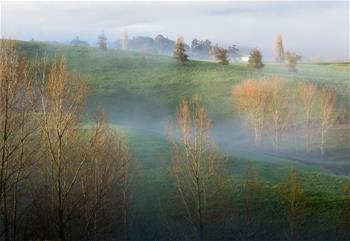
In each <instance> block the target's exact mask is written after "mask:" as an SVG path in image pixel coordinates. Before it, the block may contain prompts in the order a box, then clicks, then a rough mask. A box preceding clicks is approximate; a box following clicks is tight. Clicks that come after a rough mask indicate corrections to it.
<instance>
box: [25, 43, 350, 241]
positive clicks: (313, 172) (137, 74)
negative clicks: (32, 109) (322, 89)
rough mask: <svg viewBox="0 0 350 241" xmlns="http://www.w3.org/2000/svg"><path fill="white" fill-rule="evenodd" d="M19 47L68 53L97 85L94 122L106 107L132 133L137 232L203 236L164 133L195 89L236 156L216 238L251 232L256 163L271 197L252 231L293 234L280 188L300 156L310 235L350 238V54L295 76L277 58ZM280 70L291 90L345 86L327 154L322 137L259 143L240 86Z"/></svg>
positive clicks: (90, 105) (73, 67)
mask: <svg viewBox="0 0 350 241" xmlns="http://www.w3.org/2000/svg"><path fill="white" fill-rule="evenodd" d="M18 47H19V52H20V53H21V54H22V55H25V56H30V57H33V58H35V57H39V58H40V57H41V56H45V55H49V56H50V57H54V56H56V57H60V56H64V57H65V58H66V60H67V62H68V68H69V71H70V72H71V73H73V72H76V73H79V75H80V76H81V77H82V78H83V79H85V80H86V81H87V83H88V86H89V94H88V98H87V102H86V109H87V113H88V114H87V115H86V116H84V117H83V122H84V124H86V125H89V123H90V121H91V116H92V115H93V113H94V112H95V111H97V110H98V109H101V110H103V111H104V112H105V114H106V116H107V119H108V120H109V122H110V123H111V124H113V125H115V126H116V128H119V129H121V131H122V132H123V133H124V134H125V136H126V138H127V140H128V142H129V145H130V151H131V152H132V154H133V157H134V159H135V163H134V167H135V169H136V170H137V172H136V173H137V175H136V179H135V182H134V186H135V188H134V195H133V207H132V214H131V215H132V222H131V230H130V233H131V240H184V239H191V238H193V237H191V236H190V235H189V234H188V233H191V230H190V225H187V223H186V222H185V221H184V219H183V215H182V210H181V206H180V204H179V202H178V201H177V197H176V190H175V187H174V185H173V182H172V179H171V177H169V175H168V174H169V163H170V159H171V157H170V150H169V145H168V144H167V141H166V138H165V137H164V128H165V127H166V125H167V122H168V121H169V120H171V119H174V115H175V111H176V106H177V104H178V102H179V100H181V99H182V98H184V97H188V98H191V97H192V96H193V95H199V96H200V97H201V98H202V100H203V103H204V105H205V106H206V108H207V109H208V113H209V116H210V118H211V119H212V120H213V133H212V136H213V138H214V139H215V140H216V142H217V145H218V148H219V150H220V151H221V153H222V154H223V155H224V154H226V155H227V156H228V162H227V168H226V171H227V173H228V184H227V185H226V186H225V187H224V190H222V192H221V193H220V198H219V199H218V200H214V201H213V203H214V204H215V203H216V204H217V206H218V207H220V208H219V209H220V210H217V212H218V213H210V214H209V216H211V217H212V220H213V221H212V222H211V223H208V224H207V225H208V228H207V234H206V236H207V238H208V240H216V239H224V240H242V237H243V236H244V234H243V233H244V229H245V227H244V215H243V214H242V210H243V207H242V183H243V182H244V180H245V175H244V174H245V172H246V169H247V167H252V166H254V167H256V169H257V170H258V173H259V180H260V181H261V185H262V196H261V197H260V198H261V199H260V200H261V202H260V203H259V207H255V209H254V210H255V212H256V214H257V217H258V218H257V219H258V221H256V222H254V224H252V225H255V226H252V229H255V230H256V234H254V235H255V236H253V237H252V238H251V239H252V240H266V241H267V240H269V241H273V240H286V239H287V238H286V237H287V231H286V230H287V229H288V224H287V219H286V215H285V211H284V208H283V205H282V197H281V194H280V193H281V188H282V183H283V182H284V180H285V179H286V177H287V176H288V173H289V171H290V168H291V166H292V163H294V164H295V165H296V168H297V170H298V176H299V177H300V180H301V184H302V191H303V193H304V194H305V205H306V208H305V210H306V211H305V212H306V213H305V214H304V221H303V225H302V229H301V236H302V240H310V241H311V240H329V241H333V240H345V236H344V228H343V226H342V225H343V221H344V220H343V216H342V215H343V214H342V211H341V210H342V207H343V206H342V205H343V200H344V199H345V197H346V193H345V192H344V191H343V188H344V187H345V186H348V185H350V177H349V174H350V165H349V161H350V153H349V144H350V137H349V120H350V117H349V108H350V105H349V103H350V102H349V83H350V82H349V70H350V64H349V63H348V62H346V63H301V64H299V65H298V72H297V73H293V74H291V73H289V72H288V71H287V70H286V68H285V66H284V65H283V64H274V63H266V67H265V68H264V69H263V70H261V71H259V72H258V71H255V70H251V69H248V67H246V64H244V63H231V64H229V65H227V66H224V65H220V64H217V63H215V62H209V61H208V62H204V61H192V60H191V61H189V62H188V63H187V64H186V65H181V64H179V63H178V62H176V60H174V59H173V58H171V57H166V56H159V55H151V54H145V55H141V54H140V53H135V52H128V51H122V50H115V49H109V50H107V51H102V50H98V49H96V48H92V47H73V46H63V45H48V44H43V43H39V42H18ZM272 75H280V76H282V77H284V78H285V79H287V80H288V81H289V82H288V83H289V84H290V86H291V88H292V87H293V86H294V87H295V82H296V81H298V80H303V81H309V82H313V83H316V84H317V85H319V86H323V85H328V86H330V87H332V88H334V89H335V90H336V92H337V105H338V107H339V110H338V112H339V113H338V114H339V116H341V117H342V120H343V123H339V124H337V126H336V127H335V128H333V129H332V130H331V131H330V135H329V139H328V143H327V148H328V149H327V155H326V156H325V157H321V156H320V155H319V154H318V152H319V151H318V143H317V142H316V141H315V143H313V149H312V151H311V153H308V154H307V155H305V153H304V152H303V146H302V144H303V143H301V142H291V141H289V140H287V139H286V140H285V145H284V149H283V151H282V152H281V153H278V154H276V153H273V152H272V151H271V150H270V149H268V148H265V147H263V148H262V149H259V150H257V149H255V148H254V147H252V145H251V144H252V143H251V140H250V135H249V132H248V131H247V130H246V128H245V127H244V125H242V124H241V123H240V122H239V120H238V118H237V116H236V115H235V113H234V111H233V104H232V96H231V88H232V86H233V85H234V84H236V83H239V82H240V81H242V80H245V79H249V78H253V79H256V78H257V79H259V78H262V77H263V76H272ZM290 98H291V99H292V98H293V96H291V97H290ZM301 134H302V133H300V135H301ZM315 135H317V133H316V131H315ZM348 195H350V194H348ZM214 204H213V205H214ZM223 211H224V212H223ZM222 213H225V214H226V215H224V216H225V217H224V219H220V220H221V221H220V222H215V220H216V218H217V217H218V215H221V214H222ZM222 220H224V221H222ZM256 236H258V237H259V239H256ZM224 237H225V238H224Z"/></svg>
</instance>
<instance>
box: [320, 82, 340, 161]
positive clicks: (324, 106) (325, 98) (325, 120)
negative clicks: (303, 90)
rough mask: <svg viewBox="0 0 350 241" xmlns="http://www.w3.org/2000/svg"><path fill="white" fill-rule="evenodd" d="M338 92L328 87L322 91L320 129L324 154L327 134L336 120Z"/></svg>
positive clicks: (321, 147) (322, 152)
mask: <svg viewBox="0 0 350 241" xmlns="http://www.w3.org/2000/svg"><path fill="white" fill-rule="evenodd" d="M335 104H336V94H335V92H334V91H333V90H332V89H330V88H328V87H323V88H322V89H321V92H320V131H321V144H320V149H321V154H322V155H324V147H325V143H326V134H327V132H328V130H329V129H330V128H331V127H332V126H333V124H334V121H335V120H336V111H335Z"/></svg>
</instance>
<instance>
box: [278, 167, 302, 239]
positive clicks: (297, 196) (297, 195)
mask: <svg viewBox="0 0 350 241" xmlns="http://www.w3.org/2000/svg"><path fill="white" fill-rule="evenodd" d="M281 192H282V197H283V202H284V206H285V209H286V215H287V221H288V226H289V231H288V237H289V240H291V241H295V240H298V239H299V238H300V235H301V229H302V225H303V223H304V218H305V215H306V206H305V197H304V195H303V192H302V189H301V183H300V180H299V177H298V175H297V170H296V168H295V166H294V164H293V165H292V168H291V170H290V173H289V175H288V178H287V179H286V180H285V182H284V183H283V184H282V187H281Z"/></svg>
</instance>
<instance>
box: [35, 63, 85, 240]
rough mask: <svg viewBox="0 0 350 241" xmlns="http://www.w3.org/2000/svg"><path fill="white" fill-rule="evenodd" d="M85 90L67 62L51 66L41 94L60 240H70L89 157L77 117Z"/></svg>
mask: <svg viewBox="0 0 350 241" xmlns="http://www.w3.org/2000/svg"><path fill="white" fill-rule="evenodd" d="M85 89H86V88H85V86H84V84H83V83H82V82H81V81H80V80H79V79H72V78H70V77H69V76H68V74H67V67H66V62H65V60H64V58H61V59H60V60H58V61H55V62H53V63H52V67H51V69H50V73H49V75H48V79H47V83H46V85H45V86H44V87H43V88H42V90H41V109H42V121H41V126H42V133H43V135H42V136H43V139H42V141H43V144H42V145H43V147H44V148H45V156H44V159H43V162H44V163H43V167H46V172H45V173H44V175H47V180H48V184H49V188H50V190H48V191H49V193H50V194H51V195H52V196H51V200H52V202H53V204H52V205H53V207H54V214H53V215H54V222H55V225H56V228H57V233H58V237H59V239H60V240H62V241H65V240H67V235H68V230H67V225H68V223H69V221H70V218H71V215H72V214H73V212H74V210H75V209H76V208H77V206H78V205H79V204H80V201H81V199H80V197H79V195H77V194H76V193H75V192H77V186H78V179H79V174H80V172H81V170H82V167H83V166H84V164H85V162H86V160H87V156H86V155H80V152H78V151H77V150H78V148H79V138H81V135H80V133H79V129H78V128H76V127H77V126H76V124H77V122H76V121H77V114H78V113H79V111H80V108H81V107H82V104H83V101H84V97H85Z"/></svg>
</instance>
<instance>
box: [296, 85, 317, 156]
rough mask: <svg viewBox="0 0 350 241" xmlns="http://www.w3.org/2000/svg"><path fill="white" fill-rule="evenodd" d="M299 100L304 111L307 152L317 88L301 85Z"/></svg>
mask: <svg viewBox="0 0 350 241" xmlns="http://www.w3.org/2000/svg"><path fill="white" fill-rule="evenodd" d="M298 95H299V100H300V103H301V106H302V109H303V121H304V123H305V135H306V150H307V151H310V139H311V124H312V123H311V122H312V118H313V116H314V106H315V101H316V86H315V85H314V84H306V83H303V82H301V83H299V85H298Z"/></svg>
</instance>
